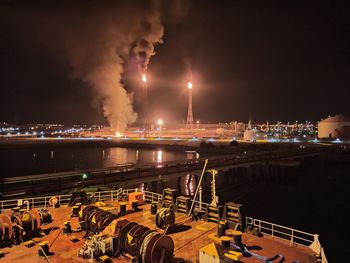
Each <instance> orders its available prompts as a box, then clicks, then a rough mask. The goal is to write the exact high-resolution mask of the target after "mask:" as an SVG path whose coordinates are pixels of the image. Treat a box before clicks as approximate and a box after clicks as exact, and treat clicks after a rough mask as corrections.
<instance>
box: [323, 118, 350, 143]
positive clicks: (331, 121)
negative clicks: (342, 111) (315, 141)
mask: <svg viewBox="0 0 350 263" xmlns="http://www.w3.org/2000/svg"><path fill="white" fill-rule="evenodd" d="M318 137H319V138H350V119H349V118H347V117H345V116H343V115H335V116H332V117H328V118H326V119H324V120H321V121H320V122H319V123H318Z"/></svg>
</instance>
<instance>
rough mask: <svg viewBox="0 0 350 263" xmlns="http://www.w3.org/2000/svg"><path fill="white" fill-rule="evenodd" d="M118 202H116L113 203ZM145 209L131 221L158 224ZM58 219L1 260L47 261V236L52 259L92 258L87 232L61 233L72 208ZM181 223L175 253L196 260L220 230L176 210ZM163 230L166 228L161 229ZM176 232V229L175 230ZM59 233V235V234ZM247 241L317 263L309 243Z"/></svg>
mask: <svg viewBox="0 0 350 263" xmlns="http://www.w3.org/2000/svg"><path fill="white" fill-rule="evenodd" d="M110 204H111V205H116V204H115V203H113V204H112V203H110ZM140 208H142V209H143V210H142V211H139V212H136V213H131V214H128V215H126V216H125V218H126V219H128V220H129V221H135V222H137V223H139V224H142V225H145V226H147V227H149V228H151V229H156V227H155V216H153V215H151V213H150V211H149V205H144V206H141V207H140ZM50 211H51V213H52V215H53V218H54V221H53V223H51V224H50V225H47V226H46V227H44V228H43V229H44V230H45V229H49V228H52V226H56V227H58V228H57V229H55V230H52V231H51V232H50V233H49V234H48V235H47V236H44V237H42V238H34V239H33V240H34V241H35V242H36V245H35V246H34V247H31V248H27V247H25V246H24V244H20V245H18V246H12V247H5V248H1V250H2V251H3V252H4V253H5V256H4V257H3V258H1V259H0V261H1V262H26V263H32V262H47V261H46V259H45V258H40V257H39V256H38V243H39V242H40V241H44V240H47V241H49V244H50V245H51V244H52V242H53V241H54V240H55V239H56V238H57V239H56V241H55V242H54V243H53V244H52V245H51V247H50V252H52V255H50V256H49V260H50V262H52V263H55V262H57V263H58V262H89V261H88V260H84V259H82V258H79V257H78V256H77V252H78V250H79V249H80V248H81V246H82V245H83V243H84V240H83V239H82V237H83V236H84V234H85V232H76V233H73V234H71V235H64V234H59V233H60V231H61V229H62V227H63V223H64V222H65V221H67V220H69V219H70V214H71V208H70V207H60V208H56V209H50ZM176 224H177V227H175V229H174V230H173V231H169V232H170V233H169V235H170V236H171V237H172V238H173V240H174V244H175V249H174V255H175V257H176V258H183V259H185V260H188V261H189V262H196V260H197V259H198V256H199V249H200V248H201V247H203V246H205V245H208V244H209V243H212V241H211V240H210V239H209V238H208V235H209V234H210V233H213V232H216V224H215V223H212V222H204V221H192V220H191V219H190V218H188V217H187V216H186V215H184V214H176ZM71 225H72V228H73V230H74V229H75V228H77V227H78V225H79V223H78V218H76V217H73V218H71ZM157 231H159V232H160V233H163V230H157ZM172 232H173V233H172ZM72 235H75V236H76V237H78V238H79V241H78V242H76V243H73V242H72V241H70V237H71V236H72ZM57 236H58V237H57ZM242 241H243V243H244V244H245V245H246V246H247V247H248V248H249V249H250V250H251V251H252V252H255V253H258V254H260V255H263V256H267V257H272V256H274V255H276V254H282V255H284V256H285V261H284V262H286V263H289V262H292V261H297V260H298V261H299V262H302V263H311V262H312V263H313V262H315V260H314V258H313V252H312V251H311V250H310V249H309V248H306V247H302V246H296V245H293V246H290V245H289V244H288V243H287V242H286V241H282V240H278V239H272V238H271V237H266V236H265V237H256V236H253V235H250V234H246V233H244V234H243V238H242ZM114 262H130V260H129V259H127V258H122V257H118V258H115V259H114ZM240 262H247V263H251V262H261V261H260V260H258V259H256V258H253V257H243V258H241V261H240Z"/></svg>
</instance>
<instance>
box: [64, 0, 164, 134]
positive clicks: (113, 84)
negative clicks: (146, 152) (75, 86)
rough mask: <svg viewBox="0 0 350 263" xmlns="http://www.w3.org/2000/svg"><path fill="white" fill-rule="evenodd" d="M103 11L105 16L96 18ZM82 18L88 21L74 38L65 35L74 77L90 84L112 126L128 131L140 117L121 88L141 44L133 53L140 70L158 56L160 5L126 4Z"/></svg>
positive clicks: (71, 33) (72, 32) (76, 30)
mask: <svg viewBox="0 0 350 263" xmlns="http://www.w3.org/2000/svg"><path fill="white" fill-rule="evenodd" d="M98 8H101V10H98V11H97V14H98V18H95V17H94V16H95V15H96V9H98ZM101 14H103V15H101ZM82 18H83V19H82V20H83V21H79V22H78V23H74V24H75V25H78V27H77V28H72V29H71V30H69V33H68V34H67V31H64V34H63V40H64V47H65V51H66V54H67V55H68V59H69V61H70V63H71V65H72V67H73V70H74V75H75V76H76V77H78V78H81V79H82V80H84V81H86V82H88V83H89V84H90V86H91V87H92V88H93V90H94V92H95V95H96V96H97V98H98V100H99V101H100V102H102V105H103V112H104V116H105V117H106V118H107V120H108V122H109V123H110V125H111V126H112V127H113V128H115V129H116V130H118V131H123V130H124V129H125V128H126V127H127V125H128V124H130V123H132V122H134V121H135V120H136V116H137V115H136V113H135V112H134V111H133V102H132V96H131V95H130V94H128V93H127V92H126V90H125V89H124V87H123V84H122V82H121V76H122V73H123V66H124V65H123V64H124V61H125V60H126V58H127V56H128V55H129V54H130V49H132V48H133V46H134V45H135V43H136V46H135V47H134V48H133V51H134V54H135V55H136V57H137V59H138V65H139V67H140V69H141V68H142V69H143V70H145V69H146V68H147V65H148V63H149V59H150V57H151V56H152V55H154V45H155V44H157V43H160V42H161V38H162V36H163V26H162V24H161V21H160V14H159V10H158V8H157V5H155V4H154V3H142V4H139V5H137V4H135V2H133V5H130V4H128V3H124V4H118V5H115V6H113V7H112V8H111V9H110V10H106V9H105V7H96V6H94V8H93V9H92V10H91V13H89V12H88V13H87V14H85V15H84V16H83V17H82ZM97 19H98V21H97ZM74 20H75V18H74ZM66 26H67V27H69V25H67V24H66ZM81 26H83V27H84V26H87V27H88V28H81ZM66 36H68V38H67V37H66Z"/></svg>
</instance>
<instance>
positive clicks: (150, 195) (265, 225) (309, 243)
mask: <svg viewBox="0 0 350 263" xmlns="http://www.w3.org/2000/svg"><path fill="white" fill-rule="evenodd" d="M135 191H139V192H143V194H144V200H145V201H147V202H159V201H161V200H162V195H161V194H159V193H155V192H151V191H146V190H142V189H137V188H134V189H121V188H120V189H117V190H110V191H100V192H88V193H87V194H88V196H90V197H93V198H95V199H96V200H97V201H106V200H121V199H122V198H125V197H127V196H128V194H129V193H131V192H135ZM71 197H72V195H71V194H68V195H55V196H43V197H33V198H23V199H13V200H3V201H0V210H1V211H0V212H1V213H2V212H3V210H6V209H11V208H14V207H16V206H19V205H21V204H24V205H26V204H27V205H28V206H29V207H30V208H46V207H50V206H52V205H51V204H50V202H49V201H50V199H52V198H57V201H58V202H57V205H59V206H61V205H68V203H69V201H70V199H71ZM191 201H193V200H191ZM208 206H209V204H207V203H204V202H202V204H201V209H202V210H203V211H205V210H206V209H207V207H208ZM195 208H197V209H199V208H200V204H199V202H198V201H195ZM246 224H247V226H252V227H256V228H258V229H259V232H261V233H264V234H267V235H270V236H271V237H273V238H279V239H283V240H286V241H288V242H289V244H290V245H294V244H298V245H301V246H305V247H310V248H311V249H312V250H313V251H314V252H315V254H317V255H319V257H320V258H321V262H322V263H328V261H327V258H326V255H325V252H324V249H323V247H322V246H321V243H320V241H319V237H318V235H316V234H310V233H307V232H303V231H300V230H296V229H293V228H289V227H285V226H281V225H278V224H274V223H271V222H267V221H263V220H259V219H254V218H252V217H246Z"/></svg>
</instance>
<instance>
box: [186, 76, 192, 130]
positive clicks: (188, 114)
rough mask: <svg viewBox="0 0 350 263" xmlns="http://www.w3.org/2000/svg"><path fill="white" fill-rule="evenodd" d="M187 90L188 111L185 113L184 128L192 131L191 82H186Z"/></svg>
mask: <svg viewBox="0 0 350 263" xmlns="http://www.w3.org/2000/svg"><path fill="white" fill-rule="evenodd" d="M187 88H188V111H187V122H186V127H187V129H192V128H193V111H192V83H191V82H188V84H187Z"/></svg>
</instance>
